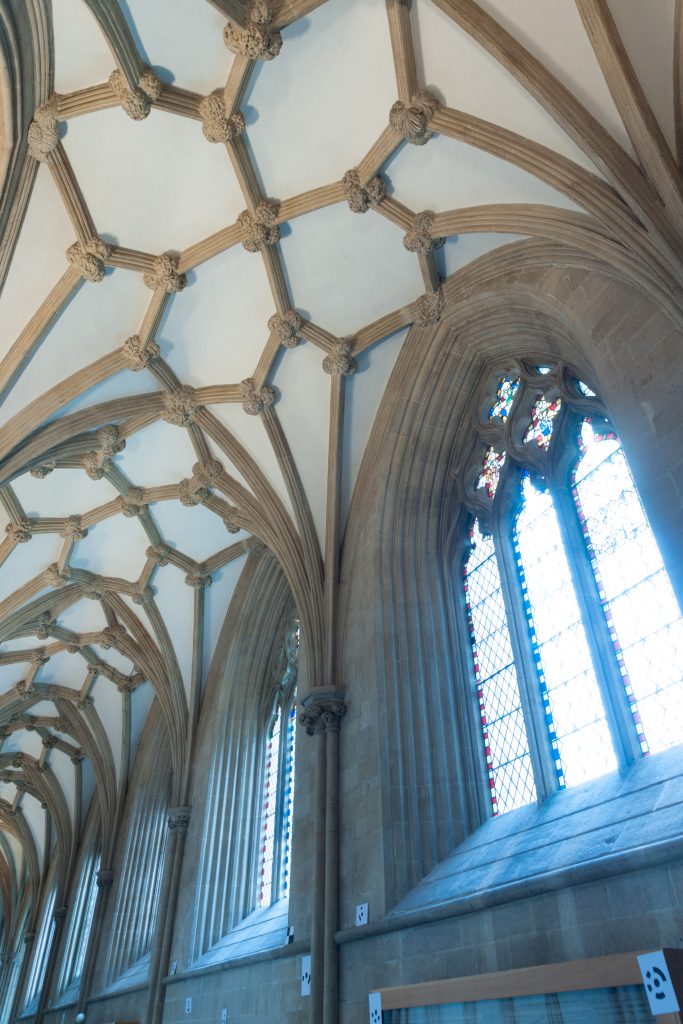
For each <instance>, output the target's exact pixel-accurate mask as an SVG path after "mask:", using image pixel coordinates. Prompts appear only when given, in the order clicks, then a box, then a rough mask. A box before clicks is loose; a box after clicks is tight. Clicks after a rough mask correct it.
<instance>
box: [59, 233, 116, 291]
mask: <svg viewBox="0 0 683 1024" xmlns="http://www.w3.org/2000/svg"><path fill="white" fill-rule="evenodd" d="M109 256H111V246H110V245H107V243H106V242H103V241H102V239H101V238H97V236H95V237H94V238H90V239H89V240H88V241H87V242H86V243H85V245H84V244H83V243H82V242H74V244H73V245H70V246H69V248H68V249H67V250H66V258H67V260H68V261H69V263H70V264H71V266H72V267H75V269H76V270H77V271H78V272H79V274H80V275H81V277H84V278H85V280H86V281H92V282H93V283H94V284H97V282H98V281H101V280H102V279H103V278H104V261H105V260H106V259H108V257H109Z"/></svg>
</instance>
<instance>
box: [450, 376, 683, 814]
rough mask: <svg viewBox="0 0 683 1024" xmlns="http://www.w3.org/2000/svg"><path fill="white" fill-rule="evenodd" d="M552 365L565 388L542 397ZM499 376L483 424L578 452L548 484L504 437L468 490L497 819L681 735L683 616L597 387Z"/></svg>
mask: <svg viewBox="0 0 683 1024" xmlns="http://www.w3.org/2000/svg"><path fill="white" fill-rule="evenodd" d="M551 371H552V372H553V375H554V377H555V379H557V381H558V388H561V397H560V396H559V395H558V392H557V391H556V390H555V391H551V392H550V394H549V395H548V394H545V395H541V396H540V397H538V391H537V388H538V374H539V373H545V372H551ZM497 380H498V384H497V398H496V403H495V404H494V406H493V407H492V408H491V410H490V418H491V419H496V418H498V419H502V420H503V421H506V422H508V423H509V424H511V425H512V434H511V436H512V437H513V438H514V437H518V436H520V434H522V436H523V438H524V441H525V442H526V443H528V444H529V443H531V442H535V443H536V444H537V445H538V446H539V447H540V448H542V449H543V450H545V451H550V450H551V447H554V448H557V447H558V446H561V448H562V450H564V446H567V449H566V450H567V451H568V453H572V455H573V454H574V453H577V454H576V455H575V456H574V458H573V461H570V460H568V459H566V458H553V459H550V460H549V462H548V464H547V470H546V472H547V479H543V478H540V477H539V476H538V467H537V465H536V464H535V463H534V462H533V461H532V460H531V459H529V465H528V466H525V465H524V451H525V450H527V449H521V450H520V448H515V450H514V452H513V453H512V457H510V453H507V452H506V450H505V447H504V442H503V439H502V433H501V439H500V440H499V442H498V443H497V444H491V445H489V447H488V448H487V449H486V452H485V453H484V457H483V461H482V469H481V472H480V474H479V476H478V477H477V478H476V485H475V487H474V488H473V491H472V504H471V506H470V507H469V510H470V512H471V514H472V519H470V522H473V526H472V527H471V533H470V538H469V540H470V547H469V551H468V556H467V561H466V564H465V570H464V595H465V608H466V612H467V639H468V641H469V644H468V646H469V648H470V657H471V663H472V668H473V677H474V684H475V686H476V695H477V702H478V708H479V726H480V730H481V735H482V740H483V751H484V757H485V761H486V770H487V775H488V783H489V787H490V790H491V804H492V809H493V813H494V814H499V813H502V812H503V811H506V810H510V809H511V808H513V807H517V806H519V805H521V804H524V803H528V802H529V801H531V800H533V799H534V796H535V794H536V792H537V791H538V792H539V795H541V796H547V795H549V794H550V792H552V791H553V790H554V789H558V788H559V789H561V788H564V787H565V786H567V785H573V784H576V783H580V782H585V781H588V780H590V779H593V778H595V777H597V776H599V775H602V774H604V773H605V772H609V771H613V770H615V769H616V768H624V767H626V766H627V765H628V764H629V763H631V762H633V761H634V760H636V759H637V758H638V757H640V756H643V755H647V754H649V753H651V752H656V751H660V750H664V749H666V748H668V747H671V746H673V745H674V744H678V743H683V618H681V614H680V609H679V607H678V604H677V602H676V598H675V595H674V592H673V589H672V586H671V583H670V581H669V578H668V576H667V574H666V570H665V568H664V565H663V562H662V558H661V555H660V552H659V549H658V547H657V544H656V542H655V539H654V537H653V535H652V532H651V530H650V527H649V525H648V522H647V518H646V516H645V512H644V510H643V507H642V504H641V502H640V498H639V496H638V493H637V491H636V488H635V485H634V482H633V479H632V477H631V474H630V471H629V468H628V465H627V462H626V458H625V456H624V452H623V449H622V447H621V444H620V442H619V439H618V438H617V436H616V434H615V432H614V430H613V428H612V427H611V426H610V425H609V421H608V419H607V412H606V410H605V409H604V408H603V407H602V405H601V403H600V398H599V396H598V395H597V394H596V393H595V392H594V391H593V390H592V389H591V388H589V387H588V386H587V385H586V384H584V382H583V381H582V380H580V379H579V378H578V377H577V376H576V374H575V372H574V371H572V370H571V369H570V368H569V367H565V366H562V365H560V366H557V365H555V366H550V365H548V366H546V365H540V366H539V365H537V366H532V367H530V368H528V369H522V371H521V372H520V375H519V376H514V375H513V374H509V375H505V376H503V377H498V378H497ZM530 392H531V400H532V401H533V406H532V412H531V417H529V412H528V409H529V405H530ZM534 393H535V394H534ZM572 394H573V395H574V397H573V398H572ZM582 398H590V399H591V400H594V401H593V402H592V404H593V405H594V407H595V415H593V414H591V416H590V418H588V417H586V416H584V415H583V409H585V408H586V406H585V404H583V403H582V402H581V399H582ZM563 402H564V403H566V404H567V406H568V408H567V410H566V411H567V415H566V416H562V417H561V418H560V419H558V413H559V412H560V409H561V408H562V403H563ZM517 428H519V429H517ZM505 436H507V434H506V435H505ZM532 470H533V474H534V475H533V476H532V475H531V473H532ZM504 480H505V481H506V487H505V488H504V492H505V499H504V502H503V501H502V499H501V493H502V489H501V483H502V482H503V481H504ZM482 490H485V492H486V494H487V496H488V498H489V499H490V501H491V502H492V506H491V508H490V509H489V511H487V515H491V520H490V521H491V523H492V529H493V534H492V535H491V536H488V537H487V536H484V534H483V533H482V532H481V530H480V527H479V523H478V520H477V516H479V515H481V514H482V509H483V506H482V500H483V499H482V497H481V496H480V494H479V493H478V492H480V491H482ZM515 494H516V495H517V500H516V501H514V500H512V502H510V499H511V498H512V499H514V496H515ZM491 512H492V514H491ZM499 573H503V574H504V579H503V580H502V581H501V578H500V576H499ZM513 652H515V653H516V654H517V656H518V657H519V656H521V662H519V661H516V659H515V657H514V656H513ZM531 722H533V724H534V728H533V731H532V730H531V729H529V732H528V733H527V729H528V728H529V726H530V723H531ZM530 737H533V744H534V746H530ZM534 766H536V767H541V768H542V769H543V771H542V782H541V781H539V779H538V778H534ZM553 773H554V782H553V781H552V779H553Z"/></svg>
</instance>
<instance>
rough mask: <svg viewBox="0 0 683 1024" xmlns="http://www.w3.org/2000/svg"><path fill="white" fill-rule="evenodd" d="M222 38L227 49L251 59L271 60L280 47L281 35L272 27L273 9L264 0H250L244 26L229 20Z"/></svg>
mask: <svg viewBox="0 0 683 1024" xmlns="http://www.w3.org/2000/svg"><path fill="white" fill-rule="evenodd" d="M223 39H224V41H225V45H226V46H227V47H228V49H229V50H232V51H233V53H239V54H240V55H241V56H242V57H249V58H250V59H251V60H273V58H274V57H277V55H278V53H279V52H280V50H281V48H282V36H281V35H280V33H279V32H278V31H277V29H275V28H273V9H272V7H271V5H270V4H269V3H266V0H252V4H251V8H250V10H249V16H248V18H247V22H246V25H245V26H244V28H241V27H240V26H239V25H235V24H234V23H233V22H231V21H229V22H228V24H227V25H226V26H225V29H224V31H223Z"/></svg>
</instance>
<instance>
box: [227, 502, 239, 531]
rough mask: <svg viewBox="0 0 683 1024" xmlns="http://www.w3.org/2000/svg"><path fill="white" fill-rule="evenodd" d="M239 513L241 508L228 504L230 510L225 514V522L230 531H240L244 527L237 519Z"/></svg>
mask: <svg viewBox="0 0 683 1024" xmlns="http://www.w3.org/2000/svg"><path fill="white" fill-rule="evenodd" d="M239 514H240V510H239V509H238V508H237V507H236V506H235V505H229V506H228V510H227V512H226V513H225V515H224V516H223V522H224V523H225V528H226V530H227V531H228V533H239V532H240V530H241V529H242V527H241V526H240V524H239V523H238V521H237V517H238V516H239Z"/></svg>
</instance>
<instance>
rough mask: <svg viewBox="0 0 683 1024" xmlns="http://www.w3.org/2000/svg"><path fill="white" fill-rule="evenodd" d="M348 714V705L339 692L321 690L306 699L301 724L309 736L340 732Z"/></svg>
mask: <svg viewBox="0 0 683 1024" xmlns="http://www.w3.org/2000/svg"><path fill="white" fill-rule="evenodd" d="M345 714H346V703H345V701H344V698H343V695H342V693H341V692H340V691H339V690H331V689H321V690H320V691H319V692H318V693H316V692H312V693H309V694H308V695H307V696H306V697H304V699H303V701H302V711H301V713H300V715H299V723H300V724H301V725H302V726H303V728H304V731H305V732H306V733H308V735H309V736H313V735H315V734H316V733H321V732H338V731H339V728H340V725H341V720H342V718H343V717H344V715H345Z"/></svg>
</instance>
